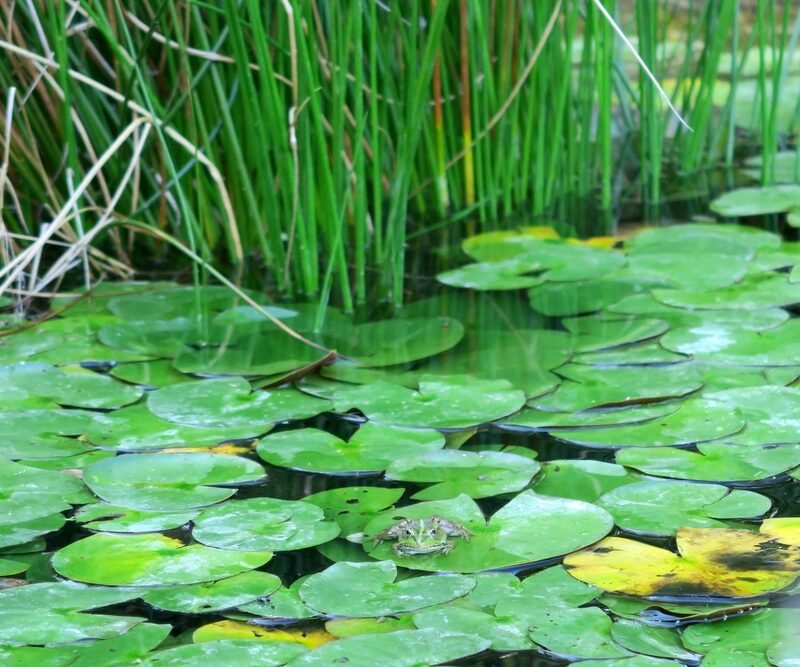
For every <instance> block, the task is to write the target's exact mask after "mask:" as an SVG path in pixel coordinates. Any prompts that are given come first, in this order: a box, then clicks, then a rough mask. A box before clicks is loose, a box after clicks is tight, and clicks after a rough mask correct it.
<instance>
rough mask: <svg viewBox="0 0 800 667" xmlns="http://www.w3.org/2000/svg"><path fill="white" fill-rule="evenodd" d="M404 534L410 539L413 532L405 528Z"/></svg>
mask: <svg viewBox="0 0 800 667" xmlns="http://www.w3.org/2000/svg"><path fill="white" fill-rule="evenodd" d="M405 533H406V535H408V536H409V537H411V536H412V535H413V534H414V531H413V530H411V528H406V530H405Z"/></svg>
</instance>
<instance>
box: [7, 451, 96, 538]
mask: <svg viewBox="0 0 800 667" xmlns="http://www.w3.org/2000/svg"><path fill="white" fill-rule="evenodd" d="M90 498H91V494H89V493H87V491H86V487H85V486H84V485H83V483H82V482H81V481H80V480H79V479H76V478H75V477H73V476H72V475H67V474H65V473H62V472H56V471H53V470H39V469H38V468H30V467H28V466H23V465H20V464H18V463H13V462H11V461H9V460H8V459H2V458H0V526H4V525H14V524H20V523H23V522H26V521H31V520H33V519H43V518H45V517H49V516H51V515H53V514H57V513H58V512H61V511H63V510H68V509H71V507H70V504H71V503H75V504H77V503H82V502H87V501H88V500H89V499H90Z"/></svg>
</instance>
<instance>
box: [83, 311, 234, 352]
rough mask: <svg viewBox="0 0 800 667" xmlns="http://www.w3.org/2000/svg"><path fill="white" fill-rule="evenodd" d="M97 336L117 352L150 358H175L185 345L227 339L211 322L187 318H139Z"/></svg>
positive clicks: (103, 330)
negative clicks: (132, 353) (137, 354)
mask: <svg viewBox="0 0 800 667" xmlns="http://www.w3.org/2000/svg"><path fill="white" fill-rule="evenodd" d="M97 337H98V338H99V339H100V341H101V342H102V343H103V344H104V345H107V346H108V347H110V348H112V349H114V350H122V351H124V352H135V353H139V354H143V355H148V356H150V357H174V356H175V355H177V354H178V353H180V351H181V350H182V349H183V347H184V345H197V346H205V345H209V344H210V345H213V344H217V343H220V342H222V341H223V340H225V332H224V331H222V330H220V328H219V327H215V326H213V325H212V324H210V323H209V322H208V321H203V320H194V319H192V318H188V317H174V314H171V315H170V317H169V318H165V319H163V320H145V321H141V320H138V319H133V320H127V321H122V322H116V323H114V324H108V325H106V326H104V327H103V328H102V329H100V331H99V333H98V335H97Z"/></svg>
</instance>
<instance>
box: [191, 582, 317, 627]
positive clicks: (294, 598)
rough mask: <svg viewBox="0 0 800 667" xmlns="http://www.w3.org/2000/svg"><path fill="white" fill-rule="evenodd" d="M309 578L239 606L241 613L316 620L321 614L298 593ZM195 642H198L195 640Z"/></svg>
mask: <svg viewBox="0 0 800 667" xmlns="http://www.w3.org/2000/svg"><path fill="white" fill-rule="evenodd" d="M306 579H308V576H304V577H300V578H299V579H297V580H296V581H295V582H294V583H293V584H292V585H291V586H289V587H284V586H281V587H280V588H279V589H278V590H277V591H275V592H274V593H272V594H271V595H269V596H267V597H266V598H261V597H259V598H257V599H256V600H254V601H253V602H249V603H247V604H243V605H239V611H243V612H247V613H250V614H255V615H256V616H258V617H259V618H272V619H280V620H283V621H289V620H292V621H300V620H304V619H310V618H315V617H317V616H319V614H318V613H317V612H316V611H314V610H313V609H310V608H309V607H307V606H306V605H305V604H303V602H302V601H301V600H300V596H299V595H298V593H297V591H298V590H299V588H300V586H302V585H303V582H304V581H305V580H306ZM195 641H198V639H197V638H195Z"/></svg>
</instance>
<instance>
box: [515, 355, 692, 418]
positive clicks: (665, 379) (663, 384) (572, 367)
mask: <svg viewBox="0 0 800 667" xmlns="http://www.w3.org/2000/svg"><path fill="white" fill-rule="evenodd" d="M558 374H559V375H561V376H563V377H565V378H566V379H567V380H568V381H567V382H563V383H562V384H561V386H560V387H559V388H558V389H557V390H556V391H555V392H553V393H552V394H548V395H547V396H544V397H542V398H537V399H534V400H532V401H531V403H532V405H533V407H535V408H537V409H539V410H550V411H553V412H576V411H579V410H588V409H589V408H600V407H619V406H624V405H628V404H631V403H652V402H656V401H663V400H666V399H669V398H679V397H681V396H686V395H687V394H690V393H692V392H695V391H697V390H698V389H700V387H702V386H703V381H702V379H701V377H700V374H699V373H698V372H697V371H696V370H695V369H694V368H692V367H690V366H685V367H684V366H677V367H674V366H667V367H665V368H648V369H647V372H646V373H643V372H642V370H641V369H640V368H630V367H618V368H613V367H611V368H597V367H594V366H583V365H580V364H569V365H568V366H563V367H562V368H559V369H558Z"/></svg>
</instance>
